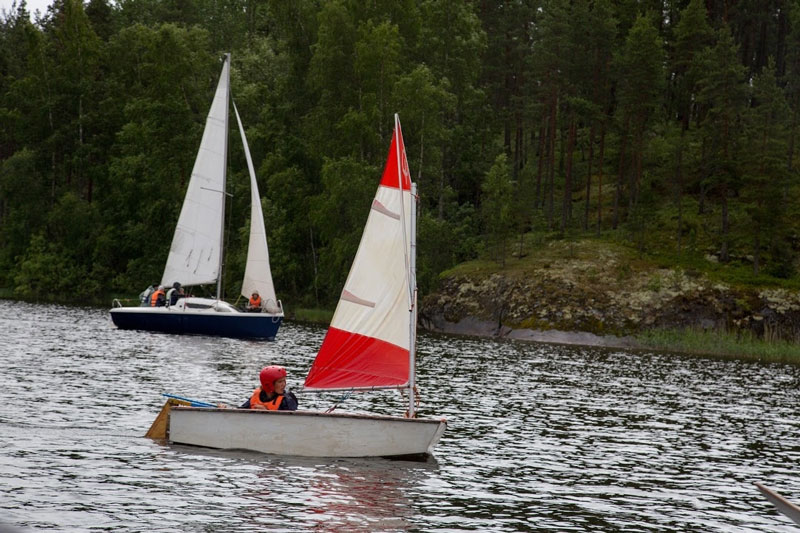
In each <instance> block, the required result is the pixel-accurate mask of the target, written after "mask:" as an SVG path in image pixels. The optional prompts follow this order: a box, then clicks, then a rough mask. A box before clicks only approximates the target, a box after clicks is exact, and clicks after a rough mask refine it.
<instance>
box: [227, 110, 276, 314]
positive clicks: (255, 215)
mask: <svg viewBox="0 0 800 533" xmlns="http://www.w3.org/2000/svg"><path fill="white" fill-rule="evenodd" d="M233 112H234V113H235V114H236V122H237V123H238V124H239V133H240V134H241V136H242V144H243V145H244V155H245V158H246V159H247V169H248V170H249V171H250V244H249V246H248V248H247V264H246V265H245V269H244V280H243V281H242V296H244V297H245V298H249V297H250V295H251V294H253V291H258V294H259V296H261V300H262V301H263V302H264V306H265V307H266V309H267V311H273V312H276V311H278V310H279V307H278V304H277V300H276V296H275V286H274V285H273V283H272V272H271V270H270V268H269V250H268V249H267V231H266V229H265V228H264V213H263V212H262V210H261V196H260V195H259V193H258V183H257V182H256V173H255V170H254V169H253V160H252V158H251V157H250V147H249V146H248V144H247V137H245V134H244V127H243V126H242V120H241V119H240V118H239V111H238V110H237V109H236V104H235V103H234V104H233Z"/></svg>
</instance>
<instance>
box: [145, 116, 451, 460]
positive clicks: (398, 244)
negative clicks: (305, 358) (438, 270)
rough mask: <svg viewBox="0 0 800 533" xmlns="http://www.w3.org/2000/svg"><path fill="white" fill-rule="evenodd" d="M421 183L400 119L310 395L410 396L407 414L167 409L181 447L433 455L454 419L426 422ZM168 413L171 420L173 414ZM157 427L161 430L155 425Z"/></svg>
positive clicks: (308, 384)
mask: <svg viewBox="0 0 800 533" xmlns="http://www.w3.org/2000/svg"><path fill="white" fill-rule="evenodd" d="M415 216H416V186H415V185H414V184H412V183H411V176H410V174H409V171H408V162H407V159H406V153H405V147H404V145H403V135H402V131H401V129H400V121H399V119H398V117H397V116H396V115H395V129H394V135H393V137H392V145H391V149H390V150H389V157H388V160H387V163H386V167H385V170H384V173H383V178H382V179H381V182H380V185H379V187H378V191H377V193H376V194H375V198H374V200H373V201H372V208H371V210H370V213H369V217H368V219H367V224H366V227H365V229H364V233H363V235H362V237H361V243H360V245H359V248H358V251H357V252H356V256H355V259H354V261H353V265H352V267H351V269H350V274H349V275H348V277H347V281H346V283H345V286H344V290H342V294H341V297H340V299H339V304H338V306H337V307H336V311H335V313H334V316H333V319H332V321H331V325H330V328H329V329H328V332H327V334H326V336H325V339H324V340H323V342H322V346H321V348H320V350H319V353H318V354H317V357H316V359H315V360H314V363H313V365H312V367H311V370H310V371H309V373H308V375H307V377H306V380H305V384H304V387H303V390H305V391H312V390H317V391H334V390H346V391H368V390H378V389H401V390H405V391H407V393H408V398H409V404H408V411H407V413H406V415H405V416H378V415H367V414H348V413H329V412H324V413H323V412H311V411H258V410H243V409H218V408H213V407H210V408H209V407H191V406H188V405H187V406H174V407H173V406H171V405H169V402H168V403H167V405H165V406H164V410H162V415H163V414H164V413H165V412H166V413H167V415H165V416H166V417H168V422H167V423H166V424H162V425H163V426H164V429H163V430H161V431H157V432H155V431H154V432H151V433H148V435H149V436H152V437H155V438H163V437H166V438H168V439H169V440H170V441H171V442H174V443H179V444H190V445H195V446H205V447H209V448H223V449H230V448H233V449H246V450H254V451H258V452H264V453H272V454H280V455H299V456H316V457H408V458H411V457H421V456H427V455H430V454H431V453H432V451H433V447H434V446H435V445H436V443H437V442H438V440H439V438H440V437H441V435H442V433H443V432H444V430H445V428H446V427H447V422H446V421H445V420H444V419H424V418H417V417H416V412H415V409H416V405H415V392H416V389H415V349H416V342H415V341H416V323H417V320H416V315H417V305H416V303H417V287H416V277H415V266H416V265H415V263H416V260H415V251H416V243H415V232H416V225H415ZM162 415H159V419H161V420H162V421H163V419H164V418H165V416H162ZM155 426H156V424H154V427H155Z"/></svg>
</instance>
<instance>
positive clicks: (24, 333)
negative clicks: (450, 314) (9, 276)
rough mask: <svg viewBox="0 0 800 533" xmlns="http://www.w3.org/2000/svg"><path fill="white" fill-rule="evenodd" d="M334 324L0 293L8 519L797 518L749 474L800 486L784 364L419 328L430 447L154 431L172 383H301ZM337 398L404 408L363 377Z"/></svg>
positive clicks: (0, 426)
mask: <svg viewBox="0 0 800 533" xmlns="http://www.w3.org/2000/svg"><path fill="white" fill-rule="evenodd" d="M324 332H325V331H324V329H323V328H320V327H318V326H308V325H303V324H298V323H292V322H288V323H285V324H284V326H283V327H282V329H281V331H280V332H279V334H278V340H277V341H276V342H273V343H268V342H255V341H242V340H234V339H221V338H210V337H200V336H195V337H190V336H183V337H182V336H173V335H165V334H146V333H141V332H134V331H121V330H117V329H115V328H114V326H113V325H112V323H111V320H110V319H109V316H108V310H106V309H91V308H71V307H62V306H50V305H31V304H21V303H15V302H9V301H1V300H0V358H1V359H0V361H1V362H2V371H0V524H2V525H0V530H14V531H37V530H45V531H64V532H84V531H86V532H88V531H114V532H118V531H125V532H134V531H135V532H144V531H148V532H162V531H175V532H187V531H188V532H194V531H198V532H212V531H213V532H228V531H229V532H238V531H253V532H255V531H259V532H262V531H292V532H295V531H320V532H323V531H324V532H328V531H332V532H361V531H363V532H371V531H398V532H404V531H449V532H455V531H482V532H486V531H488V532H505V531H509V532H510V531H653V532H687V531H698V532H709V531H726V532H728V531H734V532H764V531H795V528H794V526H793V525H792V523H791V522H790V521H789V520H788V519H787V518H785V517H783V516H782V515H780V514H778V513H777V511H776V510H775V508H774V507H773V506H772V505H771V504H770V503H768V502H767V501H766V500H765V499H763V498H762V497H761V495H760V494H759V493H758V491H757V490H756V488H755V487H754V485H753V483H754V482H755V481H762V482H764V483H765V484H766V485H767V486H770V487H772V488H774V489H776V490H778V491H779V492H781V493H782V494H783V495H784V496H786V497H788V498H789V499H790V500H793V501H800V476H798V470H797V465H798V462H799V461H800V443H798V437H800V431H798V430H800V425H799V424H798V420H800V417H799V415H800V412H799V411H800V401H798V400H800V394H799V393H798V382H799V381H800V369H798V368H797V367H795V366H790V365H782V364H760V363H753V362H741V361H725V360H716V359H705V358H695V357H689V356H681V355H675V354H661V353H650V352H633V351H622V350H609V349H598V348H583V347H568V346H557V345H546V344H535V343H523V342H502V341H495V340H486V339H473V338H462V337H448V336H434V335H426V334H421V335H420V339H419V352H420V353H419V360H418V364H419V368H418V371H419V382H420V388H421V393H422V405H421V413H420V414H421V415H422V416H425V415H435V416H437V417H438V416H444V417H447V419H448V421H449V427H448V429H447V432H446V433H445V434H444V436H443V437H442V440H441V441H440V443H439V445H438V446H437V448H436V453H435V458H434V459H432V460H430V461H428V462H424V463H419V462H417V463H415V462H405V461H388V460H383V459H374V460H331V459H299V458H292V457H282V456H268V455H261V454H255V453H246V452H222V451H214V450H205V449H201V448H193V447H185V446H175V445H173V446H170V445H165V444H159V443H157V442H154V441H151V440H149V439H146V438H144V437H143V435H144V433H145V432H146V431H147V429H148V427H149V426H150V424H151V423H152V421H153V420H154V418H155V416H156V415H157V413H158V411H159V410H160V408H161V406H162V404H163V402H164V398H162V396H161V394H162V393H165V392H168V393H173V394H179V395H183V396H188V397H192V398H197V399H201V400H206V401H212V402H216V401H225V402H229V403H238V402H243V401H244V400H246V399H247V398H248V397H249V395H250V393H251V392H252V389H253V388H254V387H255V386H256V384H257V376H258V371H259V370H260V369H261V367H263V366H264V365H267V364H273V363H277V364H283V365H284V366H286V367H287V369H288V371H289V385H290V387H292V386H294V387H298V386H299V385H301V384H302V381H303V378H304V377H305V373H306V372H307V370H308V368H309V367H310V364H311V360H312V359H313V357H314V354H315V353H316V349H317V348H318V347H319V344H320V342H321V340H322V337H323V335H324ZM337 399H338V396H337V395H335V394H328V395H322V396H319V395H309V394H303V395H301V396H300V402H301V408H315V409H326V408H328V407H329V406H331V405H332V404H333V403H334V402H335V401H336V400H337ZM339 410H353V411H365V410H369V411H371V412H380V413H389V414H400V413H402V412H403V411H404V410H405V403H404V402H403V400H402V399H401V398H400V395H399V393H397V392H381V393H370V394H358V395H354V396H352V397H351V398H349V399H347V400H346V401H344V402H343V403H342V404H341V406H340V407H339ZM4 526H5V527H4Z"/></svg>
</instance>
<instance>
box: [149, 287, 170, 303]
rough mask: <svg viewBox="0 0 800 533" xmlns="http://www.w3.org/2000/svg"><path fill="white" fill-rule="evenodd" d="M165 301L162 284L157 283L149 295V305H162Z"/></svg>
mask: <svg viewBox="0 0 800 533" xmlns="http://www.w3.org/2000/svg"><path fill="white" fill-rule="evenodd" d="M166 301H167V297H166V294H165V293H164V286H163V285H159V286H158V289H157V290H156V292H154V293H153V295H152V296H150V307H164V304H165V303H166Z"/></svg>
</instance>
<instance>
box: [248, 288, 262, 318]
mask: <svg viewBox="0 0 800 533" xmlns="http://www.w3.org/2000/svg"><path fill="white" fill-rule="evenodd" d="M247 310H248V311H249V312H251V313H258V312H259V311H261V296H259V295H258V291H253V295H252V296H250V300H249V301H248V302H247Z"/></svg>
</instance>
